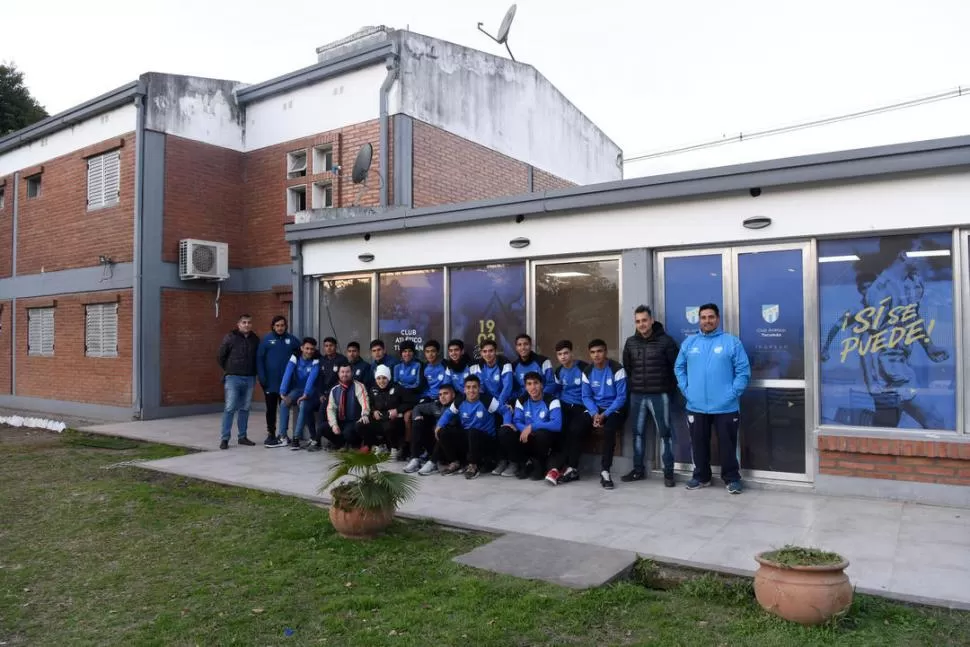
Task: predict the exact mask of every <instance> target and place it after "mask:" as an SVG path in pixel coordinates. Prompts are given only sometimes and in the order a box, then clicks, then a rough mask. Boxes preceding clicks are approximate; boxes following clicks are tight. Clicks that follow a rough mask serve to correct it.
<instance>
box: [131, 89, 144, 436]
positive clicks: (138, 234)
mask: <svg viewBox="0 0 970 647" xmlns="http://www.w3.org/2000/svg"><path fill="white" fill-rule="evenodd" d="M135 110H136V111H137V116H136V118H135V124H136V125H135V191H134V198H135V212H134V214H133V218H134V230H135V233H134V241H133V242H134V246H133V248H132V273H133V276H132V282H131V397H132V416H133V417H134V418H136V419H139V420H140V419H141V418H142V414H143V411H142V379H141V377H142V375H141V368H142V353H141V337H142V334H141V333H142V320H141V319H142V307H141V305H142V304H141V299H142V194H143V191H142V187H143V185H144V182H145V86H144V84H142V83H139V84H138V92H137V93H136V94H135Z"/></svg>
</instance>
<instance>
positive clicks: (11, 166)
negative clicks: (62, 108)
mask: <svg viewBox="0 0 970 647" xmlns="http://www.w3.org/2000/svg"><path fill="white" fill-rule="evenodd" d="M136 113H137V111H136V109H135V104H134V100H132V103H131V105H125V106H121V107H120V108H115V109H114V110H110V111H108V112H105V113H102V114H100V115H97V116H95V117H92V118H91V119H88V120H86V121H82V122H81V123H79V124H75V125H73V126H68V127H66V128H64V129H63V130H59V131H57V132H56V133H54V134H52V135H48V136H47V137H44V138H43V139H39V140H36V141H33V142H30V143H29V144H25V145H24V146H21V147H20V148H17V149H15V150H12V151H8V152H6V153H4V154H2V155H0V176H3V175H9V174H11V173H13V172H14V171H20V170H23V169H26V168H29V167H31V166H36V165H37V164H43V163H44V162H46V161H47V160H50V159H54V158H55V157H60V156H61V155H67V154H68V153H72V152H74V151H76V150H79V149H82V148H85V147H87V146H91V145H92V144H97V143H98V142H102V141H104V140H106V139H111V138H112V137H119V136H121V135H125V134H127V133H130V132H134V130H135V126H136Z"/></svg>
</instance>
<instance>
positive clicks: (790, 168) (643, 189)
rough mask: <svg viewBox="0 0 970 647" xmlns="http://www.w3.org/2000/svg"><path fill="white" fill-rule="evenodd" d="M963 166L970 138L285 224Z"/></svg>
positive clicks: (574, 203)
mask: <svg viewBox="0 0 970 647" xmlns="http://www.w3.org/2000/svg"><path fill="white" fill-rule="evenodd" d="M959 167H970V136H960V137H948V138H944V139H932V140H925V141H917V142H908V143H903V144H890V145H885V146H874V147H869V148H860V149H854V150H845V151H836V152H830V153H819V154H813V155H803V156H798V157H787V158H780V159H773V160H766V161H759V162H750V163H746V164H736V165H732V166H720V167H715V168H707V169H699V170H694V171H683V172H678V173H669V174H664V175H652V176H647V177H638V178H631V179H628V180H618V181H615V182H604V183H600V184H589V185H586V186H577V187H570V188H566V189H555V190H551V191H539V192H535V193H526V194H520V195H513V196H506V197H501V198H492V199H489V200H478V201H474V202H462V203H454V204H446V205H438V206H434V207H424V208H420V209H413V208H408V207H390V208H387V209H384V210H380V209H370V210H363V209H347V210H344V209H340V208H338V209H320V210H314V212H316V213H320V214H327V216H328V217H326V218H324V219H322V220H316V221H312V222H305V223H298V224H291V225H286V227H285V229H286V240H287V241H289V242H297V241H309V240H319V239H324V238H338V237H342V236H350V235H356V234H365V233H376V232H388V231H395V230H405V229H415V228H420V227H433V226H440V225H454V224H458V223H465V222H478V221H489V220H499V219H502V218H508V217H515V216H519V215H525V216H528V215H537V214H552V213H565V212H569V211H576V210H581V209H597V208H600V209H604V208H605V209H608V208H611V207H621V206H632V205H636V204H645V203H649V202H656V201H661V200H673V199H684V198H696V197H702V196H713V195H717V194H729V193H737V192H740V191H748V190H750V189H753V188H762V189H763V188H765V187H786V186H795V185H804V184H813V183H820V182H838V181H846V180H849V181H859V180H864V179H875V178H878V177H880V176H889V175H898V174H904V173H917V172H922V171H934V170H936V171H939V170H945V169H954V168H959ZM331 214H332V215H331Z"/></svg>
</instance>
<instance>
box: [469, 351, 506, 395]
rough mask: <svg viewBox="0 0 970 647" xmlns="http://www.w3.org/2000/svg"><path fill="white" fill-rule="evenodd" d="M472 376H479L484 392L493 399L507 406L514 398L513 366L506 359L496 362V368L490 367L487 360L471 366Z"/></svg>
mask: <svg viewBox="0 0 970 647" xmlns="http://www.w3.org/2000/svg"><path fill="white" fill-rule="evenodd" d="M471 374H472V375H477V376H478V379H479V380H481V382H482V390H483V391H485V392H486V393H488V394H489V395H490V396H492V397H493V398H498V401H499V402H500V403H502V404H505V403H506V402H508V401H509V400H510V399H511V398H512V365H511V364H510V363H509V362H508V360H505V359H504V358H499V359H497V360H495V366H489V365H488V364H486V363H485V360H480V361H479V362H478V363H476V364H472V366H471Z"/></svg>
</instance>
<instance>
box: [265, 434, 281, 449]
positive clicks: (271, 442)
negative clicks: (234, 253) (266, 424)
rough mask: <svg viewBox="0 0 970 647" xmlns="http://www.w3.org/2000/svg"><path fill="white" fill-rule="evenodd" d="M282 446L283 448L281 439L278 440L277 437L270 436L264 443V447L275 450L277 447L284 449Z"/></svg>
mask: <svg viewBox="0 0 970 647" xmlns="http://www.w3.org/2000/svg"><path fill="white" fill-rule="evenodd" d="M282 446H283V443H282V442H280V439H279V438H277V437H276V436H269V437H267V438H266V440H264V441H263V447H267V448H270V447H274V448H275V447H282Z"/></svg>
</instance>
